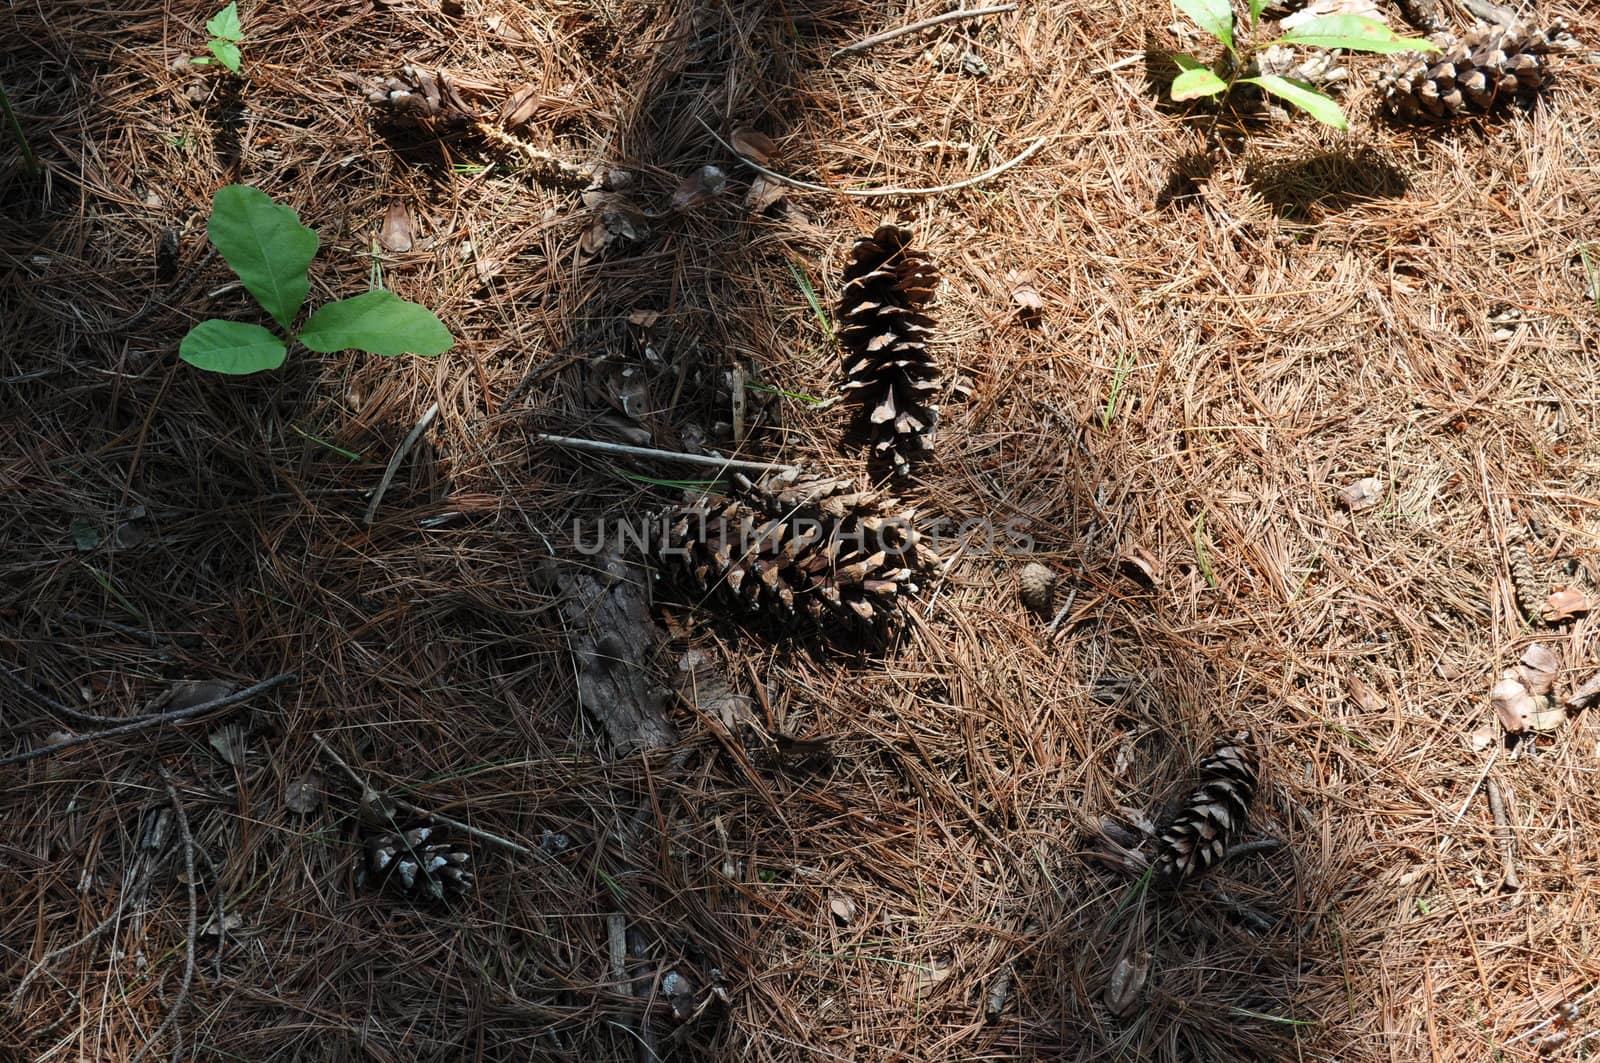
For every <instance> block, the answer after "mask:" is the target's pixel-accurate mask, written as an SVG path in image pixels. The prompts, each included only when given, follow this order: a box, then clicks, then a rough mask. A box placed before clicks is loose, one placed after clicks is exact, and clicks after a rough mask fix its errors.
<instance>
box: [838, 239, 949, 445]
mask: <svg viewBox="0 0 1600 1063" xmlns="http://www.w3.org/2000/svg"><path fill="white" fill-rule="evenodd" d="M938 279H939V277H938V273H937V271H935V269H934V267H933V263H932V262H930V261H929V260H928V256H927V255H926V254H924V253H923V252H921V251H918V250H916V249H914V248H912V246H911V231H910V230H909V229H902V228H900V227H899V226H895V225H881V226H879V227H878V229H877V231H876V232H874V233H873V234H872V235H871V236H866V237H862V238H861V239H860V240H857V241H856V243H855V246H854V247H853V248H851V250H850V262H849V264H848V265H847V266H846V267H845V270H844V290H843V292H842V293H841V294H840V300H839V304H840V305H839V345H840V346H841V347H842V348H843V353H844V375H845V382H844V388H843V390H844V395H845V398H846V399H847V400H849V401H851V402H853V403H856V404H857V405H859V406H860V407H861V413H862V415H863V416H864V417H865V419H866V428H867V437H868V440H869V443H870V445H871V447H872V456H873V459H874V460H875V461H879V462H887V463H889V464H890V465H892V466H893V468H894V471H895V474H896V475H904V474H905V473H906V471H907V468H908V466H909V464H910V462H911V461H912V460H913V459H914V458H916V457H918V456H920V455H922V454H924V453H926V452H927V451H930V450H932V449H933V428H934V424H935V423H936V422H937V420H938V417H939V408H938V407H937V406H935V405H933V403H932V399H933V396H934V392H935V391H936V390H937V387H938V381H939V366H938V365H937V364H936V363H935V362H934V360H933V359H932V357H930V356H929V354H928V347H927V340H928V336H929V334H930V333H932V332H933V318H932V317H930V316H929V315H928V314H927V312H926V310H925V308H926V307H927V305H928V302H929V300H931V299H932V298H933V289H934V285H935V284H937V283H938Z"/></svg>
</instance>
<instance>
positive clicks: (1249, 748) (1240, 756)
mask: <svg viewBox="0 0 1600 1063" xmlns="http://www.w3.org/2000/svg"><path fill="white" fill-rule="evenodd" d="M1258 773H1259V768H1258V765H1257V762H1256V753H1255V748H1254V739H1253V738H1252V737H1251V735H1250V732H1249V731H1240V732H1238V733H1237V734H1232V735H1228V736H1225V737H1223V738H1220V739H1218V740H1217V744H1216V747H1215V748H1214V749H1213V750H1212V751H1211V755H1210V756H1208V757H1206V759H1205V760H1202V761H1201V762H1200V785H1199V786H1198V787H1197V788H1196V789H1195V791H1194V792H1193V793H1191V794H1190V795H1189V797H1188V799H1187V800H1186V801H1184V803H1183V806H1182V807H1181V808H1179V809H1178V811H1177V813H1176V814H1174V815H1173V817H1172V818H1171V819H1170V820H1168V822H1167V825H1166V826H1165V827H1164V828H1162V830H1161V831H1160V832H1159V833H1158V834H1157V836H1156V858H1155V876H1156V878H1158V879H1160V880H1162V881H1163V882H1166V883H1167V884H1169V885H1174V886H1175V885H1178V884H1180V883H1183V882H1186V881H1188V880H1190V879H1194V878H1198V877H1200V876H1201V875H1203V874H1205V873H1206V872H1207V871H1208V870H1210V868H1211V867H1212V865H1214V864H1216V863H1217V862H1218V861H1219V860H1221V859H1222V858H1223V857H1224V856H1226V855H1227V854H1228V847H1229V846H1231V845H1232V844H1233V843H1234V842H1235V841H1237V840H1238V839H1239V836H1240V835H1241V834H1243V833H1244V829H1245V824H1246V822H1247V821H1248V820H1249V818H1250V803H1251V802H1252V801H1253V800H1254V799H1255V796H1256V783H1257V779H1258Z"/></svg>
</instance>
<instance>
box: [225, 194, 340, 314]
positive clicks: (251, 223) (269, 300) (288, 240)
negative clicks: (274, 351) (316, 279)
mask: <svg viewBox="0 0 1600 1063" xmlns="http://www.w3.org/2000/svg"><path fill="white" fill-rule="evenodd" d="M206 233H207V234H209V235H210V237H211V243H212V245H213V246H214V247H216V249H217V251H218V253H220V254H221V255H222V257H223V258H224V259H225V260H226V261H227V263H228V265H230V266H232V267H233V271H234V272H235V273H237V274H238V275H239V279H240V280H241V281H243V282H244V286H245V288H246V289H247V290H248V291H249V292H250V294H251V295H253V296H255V297H256V301H257V302H259V303H260V304H261V305H262V306H263V307H265V308H266V311H267V313H269V314H271V315H272V318H273V320H274V321H276V322H277V323H278V324H280V325H282V326H283V327H284V328H288V327H289V326H290V324H291V323H292V322H293V321H294V316H295V314H297V313H299V312H300V304H302V303H304V302H305V301H306V292H307V291H308V290H310V283H309V282H308V281H307V280H306V268H307V267H308V266H310V265H311V259H312V256H314V255H315V254H316V253H317V234H316V233H314V232H312V231H311V230H310V229H307V228H306V227H305V226H304V225H301V224H300V216H299V215H298V214H296V213H295V212H294V211H293V210H290V209H289V208H288V207H284V206H279V205H278V204H276V203H274V202H273V201H272V198H271V197H270V196H268V195H267V194H266V193H265V192H263V191H261V190H260V189H258V188H250V187H249V186H247V185H228V186H227V187H226V188H223V189H221V190H220V191H218V192H217V195H216V198H215V199H213V200H212V201H211V220H210V221H209V222H207V223H206Z"/></svg>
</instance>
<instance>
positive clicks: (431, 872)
mask: <svg viewBox="0 0 1600 1063" xmlns="http://www.w3.org/2000/svg"><path fill="white" fill-rule="evenodd" d="M437 833H438V828H435V827H416V828H414V829H412V830H408V831H404V832H402V833H400V834H387V833H385V834H374V835H372V836H371V837H369V838H368V839H367V844H366V846H365V848H364V852H363V865H364V866H363V867H362V873H363V876H362V877H363V878H364V879H365V881H366V882H368V883H371V884H373V885H377V886H387V887H388V888H390V889H392V890H393V891H394V892H396V893H398V894H400V895H401V896H403V897H409V898H411V899H412V900H431V901H442V900H447V899H449V898H451V897H456V896H459V895H460V894H463V893H465V892H467V891H468V890H469V889H471V888H472V870H471V867H472V855H471V854H470V853H468V852H467V851H466V850H465V849H462V848H460V847H459V846H457V845H452V844H451V843H449V842H445V841H430V839H431V838H433V837H434V836H435V835H436V834H437Z"/></svg>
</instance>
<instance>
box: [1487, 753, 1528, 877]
mask: <svg viewBox="0 0 1600 1063" xmlns="http://www.w3.org/2000/svg"><path fill="white" fill-rule="evenodd" d="M1483 788H1484V790H1485V791H1487V792H1488V794H1489V812H1490V813H1491V814H1492V815H1493V816H1494V833H1495V840H1496V841H1498V842H1499V843H1500V871H1501V877H1500V888H1501V889H1505V890H1512V891H1515V890H1519V889H1521V888H1522V879H1520V878H1518V877H1517V839H1516V837H1515V836H1514V835H1512V833H1511V823H1510V821H1509V820H1508V819H1507V818H1506V802H1505V798H1503V797H1502V796H1501V794H1500V784H1499V783H1497V782H1495V781H1494V779H1493V778H1488V779H1485V780H1484V783H1483Z"/></svg>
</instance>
